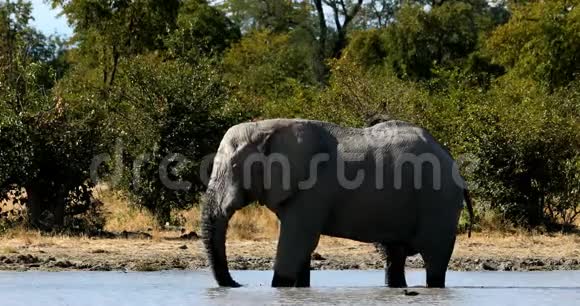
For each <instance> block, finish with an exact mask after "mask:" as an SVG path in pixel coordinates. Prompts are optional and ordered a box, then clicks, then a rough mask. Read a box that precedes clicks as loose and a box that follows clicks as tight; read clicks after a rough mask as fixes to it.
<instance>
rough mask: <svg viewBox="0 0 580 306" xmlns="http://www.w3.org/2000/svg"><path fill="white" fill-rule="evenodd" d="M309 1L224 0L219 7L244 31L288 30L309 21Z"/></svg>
mask: <svg viewBox="0 0 580 306" xmlns="http://www.w3.org/2000/svg"><path fill="white" fill-rule="evenodd" d="M308 2H309V1H278V0H260V1H255V0H226V1H223V3H222V4H221V7H222V8H223V10H224V11H225V12H227V13H228V14H229V15H230V16H231V18H232V20H233V21H234V22H235V23H236V24H237V25H238V26H239V27H240V28H241V29H242V30H244V31H245V32H250V31H253V30H269V31H273V32H288V31H291V30H292V29H295V28H296V27H299V26H305V25H307V24H309V23H310V22H311V21H310V19H311V11H310V10H311V7H310V3H308Z"/></svg>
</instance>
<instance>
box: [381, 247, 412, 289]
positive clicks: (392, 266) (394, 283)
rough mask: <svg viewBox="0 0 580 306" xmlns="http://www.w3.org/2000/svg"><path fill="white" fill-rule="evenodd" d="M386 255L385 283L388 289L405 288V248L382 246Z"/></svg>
mask: <svg viewBox="0 0 580 306" xmlns="http://www.w3.org/2000/svg"><path fill="white" fill-rule="evenodd" d="M383 249H384V251H385V253H386V254H385V255H386V268H385V273H386V275H385V283H386V285H387V286H389V287H390V288H405V287H407V280H406V279H405V261H406V260H407V255H406V252H405V247H404V246H402V245H395V244H386V245H383Z"/></svg>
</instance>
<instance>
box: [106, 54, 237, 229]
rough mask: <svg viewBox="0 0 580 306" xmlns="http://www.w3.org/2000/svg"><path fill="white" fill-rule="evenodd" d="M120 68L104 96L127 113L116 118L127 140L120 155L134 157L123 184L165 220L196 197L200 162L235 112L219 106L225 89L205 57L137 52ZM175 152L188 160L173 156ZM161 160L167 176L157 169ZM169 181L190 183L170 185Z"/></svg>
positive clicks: (231, 121)
mask: <svg viewBox="0 0 580 306" xmlns="http://www.w3.org/2000/svg"><path fill="white" fill-rule="evenodd" d="M123 71H125V73H124V74H123V75H122V77H120V78H119V81H118V84H117V85H116V86H115V88H111V96H110V97H109V98H108V99H109V100H111V101H119V103H120V105H119V107H118V109H119V111H120V113H121V114H122V115H127V116H129V118H126V119H125V118H121V117H117V118H116V119H115V122H117V123H118V124H119V125H120V126H119V129H120V130H121V131H123V133H120V134H119V136H120V137H121V139H122V142H123V143H126V146H125V148H124V154H123V157H124V160H126V161H129V162H132V163H133V164H132V165H131V166H130V167H129V170H131V171H128V173H125V174H126V180H125V181H124V183H123V188H126V189H127V190H128V191H130V195H131V198H132V199H133V200H134V201H135V202H136V203H137V204H139V205H141V206H143V207H146V208H148V209H149V210H151V211H153V212H154V213H156V215H157V217H158V218H159V221H160V222H166V221H169V219H168V218H169V212H170V209H171V208H183V207H187V206H190V205H192V204H193V203H194V200H195V199H196V198H197V195H198V193H199V192H200V191H201V190H202V189H203V188H204V187H205V186H204V182H202V181H201V173H200V172H199V171H200V163H201V162H202V160H203V158H204V157H206V156H207V155H209V154H211V153H213V152H214V151H215V150H216V148H217V146H218V144H219V141H220V140H221V136H222V135H223V134H224V133H225V130H226V129H227V128H229V126H230V125H232V124H234V123H235V122H236V121H235V120H239V118H236V117H234V115H229V114H227V113H225V112H224V111H223V107H224V102H225V101H227V99H228V97H227V92H226V91H225V86H224V84H223V82H222V79H221V76H220V74H219V73H218V71H217V70H216V69H215V68H214V67H212V66H211V65H209V64H207V63H198V64H196V65H188V64H186V63H185V62H182V61H179V60H176V61H166V60H163V59H162V58H159V57H156V56H139V57H135V58H133V59H132V60H131V61H130V62H128V63H127V64H126V66H125V67H123ZM177 154H179V155H181V156H183V157H184V158H186V159H187V161H186V162H183V163H178V162H177V161H176V162H172V160H173V158H174V157H176V156H177ZM164 163H166V164H167V167H166V169H164V170H163V171H167V176H166V177H165V178H164V177H163V172H160V168H163V167H164V166H163V164H164ZM135 171H136V172H135ZM164 180H165V181H164ZM168 181H173V182H183V183H185V182H189V184H185V185H182V186H179V187H172V186H171V184H168V183H167V182H168Z"/></svg>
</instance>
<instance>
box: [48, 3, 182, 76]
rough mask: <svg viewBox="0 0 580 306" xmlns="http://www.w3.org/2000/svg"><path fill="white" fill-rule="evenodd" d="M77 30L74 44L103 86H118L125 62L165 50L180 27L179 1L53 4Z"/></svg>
mask: <svg viewBox="0 0 580 306" xmlns="http://www.w3.org/2000/svg"><path fill="white" fill-rule="evenodd" d="M52 4H53V6H60V7H62V9H63V12H64V14H65V15H66V16H67V18H68V20H69V22H70V23H71V24H72V26H73V27H74V37H73V39H72V43H73V44H76V45H77V48H76V51H77V52H78V53H79V56H80V57H81V58H82V59H80V60H84V61H87V64H88V65H89V67H92V68H98V69H100V70H101V73H102V81H103V84H108V85H112V84H114V82H115V78H116V75H117V70H118V67H119V62H120V60H121V59H122V58H124V57H128V56H131V55H135V54H142V53H144V52H146V51H150V50H157V49H162V48H163V39H164V37H166V36H167V35H168V34H169V33H170V32H171V31H173V30H174V29H175V28H176V27H177V24H176V21H177V14H178V10H179V5H180V1H179V0H167V1H156V0H144V1H131V0H104V1H95V0H53V1H52Z"/></svg>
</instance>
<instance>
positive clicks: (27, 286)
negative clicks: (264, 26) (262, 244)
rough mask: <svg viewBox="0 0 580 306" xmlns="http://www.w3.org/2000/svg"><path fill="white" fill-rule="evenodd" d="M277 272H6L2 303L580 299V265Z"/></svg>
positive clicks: (0, 278)
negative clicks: (431, 282) (277, 283)
mask: <svg viewBox="0 0 580 306" xmlns="http://www.w3.org/2000/svg"><path fill="white" fill-rule="evenodd" d="M271 275H272V273H271V272H258V271H237V272H234V277H235V278H237V279H238V280H239V281H241V283H243V284H245V286H244V287H242V288H236V289H226V288H217V287H216V286H215V282H214V280H213V278H212V276H211V274H210V273H208V272H205V271H168V272H153V273H137V272H136V273H118V272H63V273H46V272H25V273H12V272H9V273H6V272H4V273H3V272H0V292H2V295H1V299H0V300H1V303H0V304H1V305H3V306H9V305H10V306H11V305H79V304H83V305H171V306H176V305H215V304H218V305H288V304H293V305H295V304H315V305H340V304H365V305H373V304H375V305H378V304H387V303H388V304H391V305H397V304H399V305H402V304H408V303H418V304H425V305H450V304H453V305H457V304H475V305H504V304H506V303H507V304H510V305H550V304H554V303H557V304H558V305H580V303H579V301H580V271H553V272H449V273H448V276H447V277H448V281H447V284H448V288H447V289H426V288H424V287H422V286H424V277H425V274H424V272H423V271H411V272H408V273H407V279H408V282H409V284H411V285H412V286H413V288H411V289H409V290H412V291H415V292H418V293H419V294H418V295H416V296H407V295H405V294H404V293H403V290H402V289H389V288H385V287H383V286H381V283H382V281H383V272H382V271H313V273H312V284H313V287H312V288H305V289H304V288H300V289H296V288H287V289H275V288H270V287H269V282H270V278H271Z"/></svg>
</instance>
